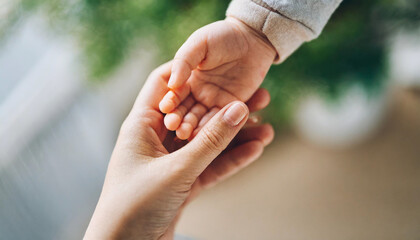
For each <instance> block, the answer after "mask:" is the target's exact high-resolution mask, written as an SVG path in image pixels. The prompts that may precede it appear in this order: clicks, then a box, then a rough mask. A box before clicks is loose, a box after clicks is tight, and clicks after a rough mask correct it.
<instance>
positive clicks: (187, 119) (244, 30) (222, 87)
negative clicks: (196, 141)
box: [159, 18, 276, 139]
mask: <svg viewBox="0 0 420 240" xmlns="http://www.w3.org/2000/svg"><path fill="white" fill-rule="evenodd" d="M275 56H276V51H275V49H274V47H273V46H272V45H271V44H270V43H269V42H268V40H266V39H265V38H264V37H263V36H262V35H260V34H259V33H257V32H256V31H254V30H253V29H251V28H250V27H248V26H247V25H245V24H244V23H242V22H241V21H239V20H236V19H234V18H227V19H226V20H223V21H219V22H215V23H212V24H210V25H207V26H205V27H203V28H201V29H199V30H197V31H196V32H194V33H193V34H192V35H191V36H190V37H189V38H188V40H187V41H186V42H185V43H184V44H183V45H182V47H181V48H180V49H179V50H178V52H177V53H176V55H175V59H174V63H173V66H172V73H171V77H170V79H169V82H168V87H169V88H170V89H172V90H171V91H169V92H168V93H167V94H166V95H165V97H164V98H163V99H162V101H161V102H160V104H159V108H160V110H161V111H162V112H163V113H167V115H166V116H165V120H164V121H165V126H166V127H167V128H168V129H169V130H176V135H177V136H178V138H180V139H188V138H190V137H191V135H192V133H193V131H194V129H195V128H196V127H197V126H198V125H199V124H200V121H201V120H202V119H203V117H204V118H205V116H206V114H207V113H208V112H210V109H213V108H216V109H217V108H223V107H224V106H225V105H226V104H228V103H230V102H232V101H235V100H240V101H243V102H246V101H247V100H249V99H250V97H251V96H252V95H253V94H254V93H255V91H256V90H257V89H258V87H259V86H260V85H261V83H262V81H263V80H264V77H265V75H266V74H267V72H268V70H269V68H270V66H271V64H272V63H273V60H274V58H275Z"/></svg>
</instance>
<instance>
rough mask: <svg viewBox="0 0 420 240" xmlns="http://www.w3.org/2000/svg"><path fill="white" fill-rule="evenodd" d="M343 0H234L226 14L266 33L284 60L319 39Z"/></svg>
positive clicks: (279, 60)
mask: <svg viewBox="0 0 420 240" xmlns="http://www.w3.org/2000/svg"><path fill="white" fill-rule="evenodd" d="M341 1H342V0H233V1H232V2H231V3H230V5H229V8H228V10H227V13H226V15H227V16H231V17H235V18H237V19H239V20H241V21H243V22H244V23H246V24H247V25H249V26H250V27H252V28H254V29H255V30H257V31H259V32H261V33H262V34H264V35H265V36H266V37H267V39H268V40H269V41H270V42H271V43H272V44H273V46H274V47H275V48H276V50H277V53H278V57H277V59H276V62H277V63H278V62H282V61H284V60H285V59H286V58H287V57H288V56H289V55H290V54H292V53H293V52H294V51H295V50H296V49H297V48H298V47H299V46H300V45H301V44H302V43H303V42H307V41H310V40H312V39H315V38H316V37H318V36H319V34H320V33H321V31H322V29H323V28H324V26H325V24H326V23H327V22H328V19H329V18H330V17H331V15H332V13H333V12H334V11H335V9H336V8H337V7H338V6H339V4H340V3H341Z"/></svg>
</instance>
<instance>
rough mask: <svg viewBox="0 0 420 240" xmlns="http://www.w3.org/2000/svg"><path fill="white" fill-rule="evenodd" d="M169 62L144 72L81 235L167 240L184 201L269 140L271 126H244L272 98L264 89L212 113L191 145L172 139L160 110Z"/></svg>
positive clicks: (245, 160)
mask: <svg viewBox="0 0 420 240" xmlns="http://www.w3.org/2000/svg"><path fill="white" fill-rule="evenodd" d="M171 65H172V64H171V63H167V64H165V65H163V66H161V67H159V68H158V69H157V70H155V71H154V72H153V73H152V74H151V75H150V76H149V79H148V80H147V82H146V84H145V86H144V87H143V89H142V91H141V93H140V95H139V96H138V98H137V100H136V102H135V104H134V107H133V109H132V111H131V112H130V114H129V116H128V117H127V119H126V120H125V121H124V123H123V125H122V127H121V130H120V134H119V137H118V141H117V144H116V146H115V149H114V152H113V154H112V157H111V161H110V163H109V167H108V172H107V175H106V179H105V183H104V187H103V190H102V193H101V197H100V199H99V202H98V205H97V207H96V210H95V213H94V215H93V217H92V220H91V222H90V224H89V227H88V229H87V232H86V235H85V239H172V238H173V235H174V230H175V224H176V222H177V219H178V217H179V215H180V213H181V211H182V209H183V207H184V206H185V204H186V203H188V202H189V201H190V200H191V199H192V198H193V197H194V196H196V195H197V193H199V192H200V190H202V189H203V188H206V187H209V186H212V185H214V184H215V183H217V182H219V181H221V180H223V179H224V178H226V177H227V176H230V175H232V174H233V173H235V172H237V171H238V170H239V169H241V168H243V167H245V166H246V165H248V164H249V163H251V162H252V161H254V160H256V159H257V158H258V157H259V156H260V154H261V153H262V151H263V148H264V147H265V146H266V145H267V144H268V143H269V142H270V141H271V140H272V138H273V130H272V128H271V126H270V125H258V124H250V126H248V127H245V128H243V129H242V130H241V128H242V127H243V126H244V125H245V124H247V119H248V114H249V110H248V109H250V110H251V111H255V110H259V109H262V108H264V107H265V106H266V105H267V104H268V102H269V95H268V93H267V91H265V90H259V91H257V92H256V94H255V95H254V96H253V97H252V98H251V99H250V100H249V101H248V102H247V105H246V104H244V103H242V102H239V101H236V102H232V103H230V104H228V105H227V106H225V107H224V108H222V109H220V110H218V109H212V110H210V111H209V113H208V114H207V115H206V116H205V117H204V118H203V119H202V122H201V123H200V127H199V128H201V130H200V131H198V132H197V134H196V136H195V137H194V138H193V139H192V140H191V141H190V142H188V143H187V142H185V141H180V140H176V139H175V135H174V134H173V132H168V131H167V130H166V127H165V126H164V124H163V118H164V115H163V114H162V113H161V112H160V110H159V101H160V100H161V99H162V97H163V96H164V95H165V94H166V92H167V91H168V88H167V82H168V80H169V76H170V71H171ZM249 122H250V121H248V124H249ZM248 124H247V125H248ZM238 132H239V134H238ZM237 134H238V135H237ZM236 135H237V137H236V138H235V136H236ZM234 138H235V139H234ZM233 139H234V141H232V140H233Z"/></svg>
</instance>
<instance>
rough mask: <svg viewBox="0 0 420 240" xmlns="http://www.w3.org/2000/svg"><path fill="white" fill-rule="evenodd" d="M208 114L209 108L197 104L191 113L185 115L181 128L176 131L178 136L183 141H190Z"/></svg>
mask: <svg viewBox="0 0 420 240" xmlns="http://www.w3.org/2000/svg"><path fill="white" fill-rule="evenodd" d="M206 113H207V108H206V107H205V106H203V105H201V104H199V103H198V104H195V105H194V106H193V107H192V108H191V110H190V112H189V113H187V115H185V117H184V120H183V121H182V123H181V126H179V128H178V129H177V130H176V136H177V137H178V138H179V139H182V140H185V139H188V138H189V137H190V136H191V134H192V133H193V131H194V129H195V128H196V127H197V126H198V123H199V122H200V120H201V119H202V118H203V116H204V115H205V114H206Z"/></svg>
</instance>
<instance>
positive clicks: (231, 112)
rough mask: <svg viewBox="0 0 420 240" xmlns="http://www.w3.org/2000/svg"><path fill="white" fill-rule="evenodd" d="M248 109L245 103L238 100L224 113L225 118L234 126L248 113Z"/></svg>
mask: <svg viewBox="0 0 420 240" xmlns="http://www.w3.org/2000/svg"><path fill="white" fill-rule="evenodd" d="M247 113H248V109H247V107H246V106H245V104H243V103H240V102H236V103H234V104H232V106H230V107H229V109H228V110H226V112H225V114H224V115H223V120H225V122H227V123H228V124H229V125H231V126H232V127H235V126H237V125H238V124H239V123H240V122H241V121H242V120H243V119H244V118H245V116H246V115H247Z"/></svg>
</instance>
